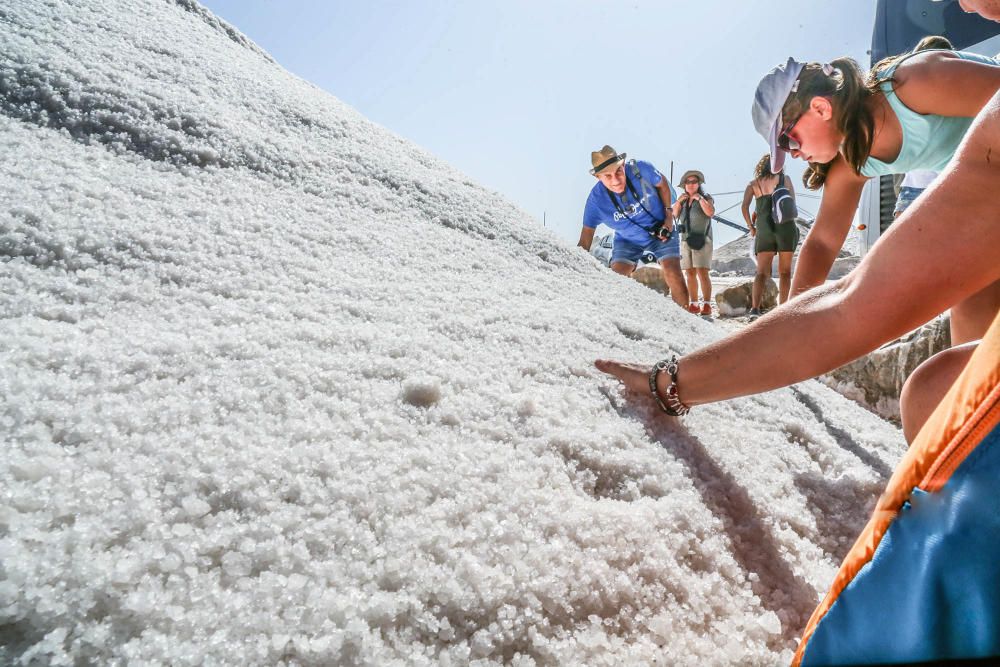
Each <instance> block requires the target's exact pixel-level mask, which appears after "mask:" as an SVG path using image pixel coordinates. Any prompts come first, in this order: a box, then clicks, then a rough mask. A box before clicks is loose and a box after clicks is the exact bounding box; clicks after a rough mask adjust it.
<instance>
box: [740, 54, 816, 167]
mask: <svg viewBox="0 0 1000 667" xmlns="http://www.w3.org/2000/svg"><path fill="white" fill-rule="evenodd" d="M803 67H805V64H804V63H800V62H797V61H796V60H795V59H794V58H789V59H788V62H786V63H785V64H784V65H778V66H777V67H775V68H774V69H772V70H771V71H770V72H768V73H767V74H765V75H764V78H763V79H761V80H760V83H758V84H757V93H756V94H755V95H754V98H753V124H754V127H756V128H757V132H758V133H760V136H762V137H764V141H766V142H767V145H768V147H769V148H770V149H771V172H772V173H775V174H776V173H778V172H779V171H781V168H782V167H784V166H785V151H783V150H781V149H780V148H778V133H779V132H781V128H782V126H783V125H784V121H783V119H782V117H781V108H782V107H783V106H785V101H786V100H787V99H788V96H789V95H790V94H791V93H792V92H793V91H794V90H795V89H796V88H797V87H798V78H799V73H800V72H802V68H803Z"/></svg>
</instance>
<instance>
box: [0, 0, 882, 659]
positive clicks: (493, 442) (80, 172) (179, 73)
mask: <svg viewBox="0 0 1000 667" xmlns="http://www.w3.org/2000/svg"><path fill="white" fill-rule="evenodd" d="M0 110H2V114H0V152H2V155H3V159H2V160H0V259H2V263H0V282H2V285H3V290H2V295H0V314H2V319H0V340H2V341H3V346H2V348H0V433H2V438H3V443H2V450H0V451H2V454H0V482H2V489H3V494H2V496H0V526H2V533H0V558H2V581H0V662H2V663H4V664H10V663H14V664H36V663H38V664H65V665H69V664H76V663H81V662H93V663H131V664H139V663H152V662H160V663H166V664H172V665H184V664H201V663H212V664H276V663H282V662H283V663H286V664H378V665H389V664H412V665H422V664H427V665H430V664H434V665H449V664H451V665H458V664H469V663H474V664H494V663H500V662H504V663H511V664H517V665H531V664H587V665H621V664H649V663H654V664H671V665H673V664H692V665H694V664H697V665H705V664H726V663H744V664H753V663H758V664H764V663H767V664H770V663H774V662H777V661H780V660H785V659H787V658H788V657H790V649H792V648H793V647H794V646H795V638H796V637H797V635H798V633H799V632H800V631H801V628H802V625H803V624H804V622H805V619H806V616H807V615H808V613H809V612H810V611H811V609H812V607H813V606H814V604H815V601H816V599H817V597H818V594H819V592H820V591H821V590H823V589H825V587H826V586H827V585H828V584H829V581H830V579H831V577H832V575H833V572H834V571H835V567H836V564H837V563H838V561H839V558H840V556H841V555H842V554H843V553H844V552H845V550H846V549H847V547H848V546H849V544H850V542H851V541H852V540H853V538H854V536H855V535H856V532H857V531H858V529H859V527H860V526H861V525H862V524H863V522H864V520H865V511H866V509H867V508H868V507H870V506H871V505H872V504H873V502H874V499H875V496H876V495H877V493H878V492H879V490H880V488H881V484H882V481H883V478H884V477H885V476H886V475H887V474H888V472H889V470H890V468H891V465H892V463H893V462H894V461H895V460H896V459H897V458H898V456H899V455H900V454H901V451H902V440H901V437H900V435H899V432H898V431H897V430H895V429H894V428H892V427H891V426H889V425H887V424H885V423H884V422H882V421H880V420H878V419H877V418H875V417H873V416H871V415H870V414H868V413H866V412H865V411H863V410H862V409H861V408H859V407H857V406H855V405H854V404H852V403H850V402H849V401H847V400H845V399H843V398H841V397H839V396H837V395H836V394H834V393H833V392H832V391H831V390H829V389H827V388H825V387H822V386H820V385H818V384H816V383H812V382H810V383H805V384H802V385H799V386H797V387H795V388H792V389H789V390H784V391H779V392H774V393H771V394H767V395H762V396H758V397H754V398H749V399H744V400H736V401H731V402H728V403H725V404H720V405H714V406H709V407H706V408H703V409H699V410H696V411H695V412H694V413H693V414H692V415H691V416H690V418H689V419H687V420H685V421H684V423H683V425H677V424H672V423H669V422H667V421H665V420H664V419H662V418H660V417H659V416H658V415H656V414H655V413H654V412H653V411H652V409H651V406H650V405H647V404H646V403H643V402H638V401H629V400H626V398H625V397H623V396H622V393H621V390H620V388H619V386H618V385H617V384H616V383H614V382H612V381H611V380H610V379H609V378H607V377H604V376H602V375H600V374H599V373H597V372H596V371H595V370H594V369H593V367H592V365H591V362H592V360H593V359H594V358H596V357H599V356H610V357H618V358H633V359H637V360H644V361H651V360H654V359H658V358H661V357H662V356H664V355H665V354H667V353H668V351H670V350H673V351H678V352H684V351H687V350H690V349H693V348H694V347H696V346H699V345H702V344H704V343H705V342H708V341H709V340H711V339H712V338H713V337H714V336H717V335H719V333H718V332H717V331H716V330H715V329H713V328H712V327H711V326H710V325H709V324H707V323H705V322H703V321H702V320H700V319H698V318H694V317H691V316H689V315H687V314H685V313H684V312H682V311H680V310H679V309H677V308H676V307H675V306H674V305H673V304H672V303H671V302H670V301H669V300H668V299H664V298H663V297H661V296H660V295H658V294H655V293H653V292H652V291H650V290H647V289H646V288H644V287H642V286H640V285H638V284H635V283H633V282H631V281H629V280H626V279H623V278H620V277H618V276H615V275H613V274H611V273H610V272H609V271H608V270H606V269H604V268H602V267H599V266H598V265H597V264H596V262H595V261H594V260H593V259H592V258H591V257H589V256H588V255H586V254H585V253H583V252H582V251H578V250H575V249H571V248H569V247H567V246H566V245H565V244H563V243H561V242H560V241H558V240H557V239H555V238H554V237H553V236H551V235H550V234H548V233H546V232H545V231H544V230H541V229H539V228H538V226H537V224H536V223H534V222H533V221H531V220H530V219H529V218H528V216H527V215H526V214H525V213H523V212H522V211H520V210H518V209H516V208H515V207H513V206H512V205H510V204H509V203H507V202H506V201H505V200H504V199H503V198H502V197H500V196H499V195H497V194H495V193H492V192H489V191H487V190H485V189H483V188H482V187H479V186H478V185H476V184H474V183H471V182H469V181H468V180H467V179H466V178H465V177H464V176H463V175H462V174H460V173H457V172H456V171H455V170H453V169H451V168H450V167H448V166H447V165H446V164H443V163H442V162H440V161H439V160H437V159H435V158H434V157H432V156H430V155H428V154H427V153H426V152H424V151H422V150H421V149H419V148H417V147H416V146H414V145H412V144H410V143H408V142H406V141H404V140H402V139H400V138H398V137H396V136H394V135H392V134H391V133H390V132H388V131H386V130H385V129H383V128H380V127H378V126H376V125H373V124H372V123H370V122H368V121H367V120H365V119H364V118H363V117H361V116H360V115H359V114H357V113H356V112H355V111H353V110H351V109H350V108H348V107H346V106H345V105H343V104H342V103H340V102H338V101H337V100H336V99H334V98H332V97H331V96H329V95H328V94H326V93H324V92H322V91H320V90H318V89H316V88H315V87H314V86H312V85H310V84H308V83H307V82H304V81H302V80H300V79H297V78H295V77H294V76H292V75H290V74H288V73H287V72H285V71H284V70H282V69H281V67H280V66H278V65H277V64H276V63H274V62H273V61H272V60H271V59H270V58H269V57H268V56H267V55H266V54H264V53H262V52H261V51H260V50H259V49H258V48H257V47H255V46H254V45H253V44H252V43H250V42H249V41H248V40H247V39H246V38H245V37H243V36H242V35H241V34H240V33H239V32H238V31H236V30H235V29H234V28H232V27H231V26H229V25H227V24H225V23H224V22H222V21H220V20H218V19H216V18H215V17H213V16H212V15H211V14H209V13H208V12H207V11H206V10H204V9H203V8H201V7H200V6H199V5H197V4H196V3H194V2H193V1H191V0H172V1H164V0H149V1H147V2H126V1H124V0H107V1H106V2H102V3H99V4H96V3H93V2H90V1H88V0H75V1H69V0H65V1H60V2H44V3H43V2H38V1H37V0H6V2H5V3H4V6H3V8H0ZM582 196H583V194H581V203H582ZM808 344H813V343H808Z"/></svg>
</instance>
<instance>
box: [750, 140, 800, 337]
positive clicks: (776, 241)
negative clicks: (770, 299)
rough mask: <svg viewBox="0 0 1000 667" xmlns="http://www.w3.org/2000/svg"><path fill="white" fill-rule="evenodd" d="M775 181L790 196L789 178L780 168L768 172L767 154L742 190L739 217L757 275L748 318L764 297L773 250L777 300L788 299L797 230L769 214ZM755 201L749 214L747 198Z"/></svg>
mask: <svg viewBox="0 0 1000 667" xmlns="http://www.w3.org/2000/svg"><path fill="white" fill-rule="evenodd" d="M779 183H783V184H784V185H785V187H787V188H788V191H789V192H790V193H791V194H792V195H793V196H794V194H795V190H794V189H793V188H792V181H791V179H786V178H784V170H781V171H779V172H778V173H777V174H775V173H773V172H772V171H771V155H770V153H767V154H765V155H764V157H762V158H761V159H760V161H759V162H758V163H757V166H756V168H755V169H754V178H753V180H752V181H750V183H749V184H747V188H746V190H745V191H744V192H743V205H742V207H741V211H742V212H743V219H744V220H746V223H747V226H748V227H749V228H750V234H751V235H752V236H753V237H754V255H755V256H756V258H757V275H756V276H755V277H754V281H753V291H752V295H751V299H752V300H751V304H750V306H751V307H750V318H751V319H756V318H757V317H759V316H760V302H761V300H762V299H763V297H764V286H765V285H766V284H767V279H768V277H769V276H770V275H771V265H772V263H773V262H774V255H775V253H777V254H778V303H784V302H785V301H787V300H788V292H789V290H790V289H791V286H792V255H793V253H794V252H795V246H797V245H798V242H799V229H798V227H796V225H795V221H794V220H789V221H787V222H781V223H776V222H775V221H774V214H773V201H772V195H773V194H774V189H775V188H776V187H778V184H779ZM751 200H756V201H755V209H756V210H755V211H754V213H753V214H751V213H750V201H751Z"/></svg>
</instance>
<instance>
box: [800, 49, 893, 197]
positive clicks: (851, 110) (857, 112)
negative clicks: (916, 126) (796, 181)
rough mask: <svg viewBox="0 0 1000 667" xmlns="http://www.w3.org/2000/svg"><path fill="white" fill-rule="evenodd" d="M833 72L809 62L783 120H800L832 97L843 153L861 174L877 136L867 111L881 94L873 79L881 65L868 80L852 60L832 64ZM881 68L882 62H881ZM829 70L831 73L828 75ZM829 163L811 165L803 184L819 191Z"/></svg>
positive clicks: (834, 119) (870, 114) (832, 62)
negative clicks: (815, 104) (871, 100)
mask: <svg viewBox="0 0 1000 667" xmlns="http://www.w3.org/2000/svg"><path fill="white" fill-rule="evenodd" d="M830 65H831V66H832V69H830V68H825V67H824V66H823V65H822V64H821V63H809V64H808V65H806V66H805V67H804V68H803V69H802V73H801V74H799V79H798V81H799V87H798V90H796V91H795V92H794V93H792V94H791V95H789V96H788V99H787V100H786V101H785V105H784V106H783V107H782V109H781V115H782V118H786V119H788V120H789V121H790V120H791V119H794V118H798V117H799V116H801V115H802V114H803V113H805V112H806V111H807V110H808V109H809V103H810V102H811V101H812V98H814V97H826V98H829V100H830V103H831V105H832V106H833V121H834V123H836V127H837V131H838V132H840V134H841V135H843V137H844V143H843V144H842V145H841V148H840V152H841V153H842V154H843V155H844V159H845V160H846V161H847V164H849V165H850V166H851V168H852V169H854V171H855V172H856V173H858V174H860V173H861V168H862V167H863V166H864V164H865V162H866V161H867V160H868V156H869V155H870V154H871V151H872V140H873V139H874V137H875V118H874V116H873V115H872V112H871V111H870V110H869V109H868V105H867V102H868V99H869V98H870V97H871V96H872V95H874V94H875V93H876V92H878V89H879V88H878V86H879V84H880V83H882V82H881V81H878V80H877V77H876V76H874V75H875V74H876V72H877V70H878V66H876V68H875V69H873V70H872V72H871V73H870V74H869V75H868V78H867V80H866V79H865V77H864V76H863V75H862V73H861V68H860V67H858V64H857V63H856V62H854V59H853V58H846V57H845V58H837V59H836V60H832V61H830ZM879 65H881V63H879ZM828 71H829V74H828V73H827V72H828ZM830 164H832V163H830V162H827V163H825V164H821V163H818V162H810V163H809V167H808V168H806V171H805V173H804V174H803V175H802V182H803V183H804V184H805V186H806V187H807V188H809V189H810V190H818V189H819V188H821V187H823V183H824V181H826V174H827V172H828V171H829V170H830Z"/></svg>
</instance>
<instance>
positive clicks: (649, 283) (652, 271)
mask: <svg viewBox="0 0 1000 667" xmlns="http://www.w3.org/2000/svg"><path fill="white" fill-rule="evenodd" d="M632 277H633V278H634V279H636V280H638V281H639V282H640V283H642V284H643V285H645V286H646V287H648V288H650V289H653V290H656V291H657V292H659V293H660V294H670V288H669V287H667V283H666V281H664V280H663V269H661V268H660V265H659V264H641V265H640V266H639V267H638V268H636V270H635V271H633V272H632Z"/></svg>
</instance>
